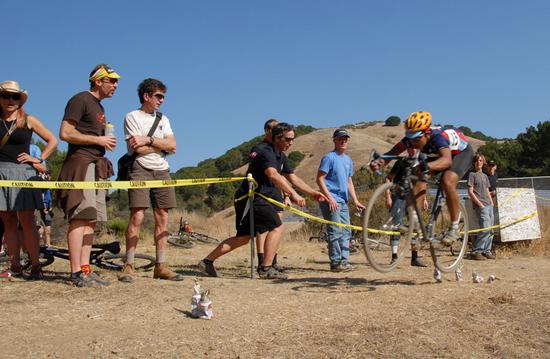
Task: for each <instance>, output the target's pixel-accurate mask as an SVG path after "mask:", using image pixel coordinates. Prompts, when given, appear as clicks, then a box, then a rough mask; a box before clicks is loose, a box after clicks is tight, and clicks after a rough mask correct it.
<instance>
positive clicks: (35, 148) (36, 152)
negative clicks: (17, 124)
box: [29, 143, 42, 158]
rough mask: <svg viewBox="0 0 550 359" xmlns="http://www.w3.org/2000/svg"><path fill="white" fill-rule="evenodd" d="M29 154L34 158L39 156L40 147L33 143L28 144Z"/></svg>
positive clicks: (40, 153) (40, 152) (40, 154)
mask: <svg viewBox="0 0 550 359" xmlns="http://www.w3.org/2000/svg"><path fill="white" fill-rule="evenodd" d="M29 155H31V156H32V157H35V158H40V156H42V151H41V150H40V147H38V146H37V145H35V144H34V143H31V145H30V146H29Z"/></svg>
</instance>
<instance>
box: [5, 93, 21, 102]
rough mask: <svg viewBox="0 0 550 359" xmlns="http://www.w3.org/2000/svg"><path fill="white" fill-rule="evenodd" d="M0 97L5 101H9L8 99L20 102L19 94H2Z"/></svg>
mask: <svg viewBox="0 0 550 359" xmlns="http://www.w3.org/2000/svg"><path fill="white" fill-rule="evenodd" d="M0 97H2V98H3V99H5V100H9V99H12V100H15V101H19V100H21V94H18V93H10V92H2V93H1V94H0Z"/></svg>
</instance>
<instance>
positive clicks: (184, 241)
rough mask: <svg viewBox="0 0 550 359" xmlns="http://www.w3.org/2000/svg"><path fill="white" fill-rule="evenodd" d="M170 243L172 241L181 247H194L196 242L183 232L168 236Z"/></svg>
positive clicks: (172, 243) (174, 244)
mask: <svg viewBox="0 0 550 359" xmlns="http://www.w3.org/2000/svg"><path fill="white" fill-rule="evenodd" d="M168 243H170V244H171V245H173V246H176V247H181V248H192V247H193V246H194V245H195V243H193V241H192V240H191V238H189V236H188V235H185V234H182V235H178V234H171V235H169V236H168Z"/></svg>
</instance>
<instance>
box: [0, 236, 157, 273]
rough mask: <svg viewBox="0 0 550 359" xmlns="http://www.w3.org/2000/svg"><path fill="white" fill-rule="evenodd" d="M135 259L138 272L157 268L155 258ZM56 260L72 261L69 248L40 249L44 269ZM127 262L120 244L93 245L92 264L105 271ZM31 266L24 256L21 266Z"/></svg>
mask: <svg viewBox="0 0 550 359" xmlns="http://www.w3.org/2000/svg"><path fill="white" fill-rule="evenodd" d="M134 257H135V268H136V270H150V269H151V268H153V267H154V266H155V257H152V256H149V255H146V254H140V253H136V254H135V255H134ZM56 258H61V259H65V260H70V259H69V250H68V249H67V248H61V247H53V246H51V247H40V264H41V265H42V267H46V266H49V265H50V264H52V263H53V262H54V261H55V259H56ZM8 260H9V258H8V256H7V255H4V256H1V257H0V262H4V261H5V262H7V261H8ZM125 260H126V254H120V243H119V242H111V243H107V244H94V245H92V252H91V253H90V264H93V265H96V266H98V267H100V268H103V269H109V270H121V269H122V266H123V265H124V261H125ZM30 265H31V262H30V260H29V258H28V256H27V255H26V254H25V255H23V256H22V258H21V266H22V267H23V269H27V268H28V267H30Z"/></svg>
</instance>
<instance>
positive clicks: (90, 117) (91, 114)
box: [63, 91, 106, 156]
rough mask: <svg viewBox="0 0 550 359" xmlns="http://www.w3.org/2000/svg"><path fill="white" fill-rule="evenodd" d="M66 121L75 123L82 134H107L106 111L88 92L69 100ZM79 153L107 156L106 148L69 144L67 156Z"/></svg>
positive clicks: (64, 118) (64, 119)
mask: <svg viewBox="0 0 550 359" xmlns="http://www.w3.org/2000/svg"><path fill="white" fill-rule="evenodd" d="M66 120H72V121H74V122H75V126H76V129H77V130H78V131H79V132H80V133H83V134H86V135H92V136H103V134H104V133H105V123H106V120H105V110H104V109H103V106H101V103H100V102H99V100H98V99H97V98H96V97H95V96H94V95H92V94H91V93H89V92H88V91H84V92H80V93H78V94H76V95H74V96H73V97H72V98H71V99H70V100H69V102H68V103H67V106H66V107H65V115H64V116H63V121H66ZM78 151H85V152H88V153H90V154H93V155H100V156H103V155H104V154H105V148H103V147H102V146H97V145H74V144H72V143H69V149H68V153H67V155H71V154H73V153H75V152H78Z"/></svg>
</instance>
